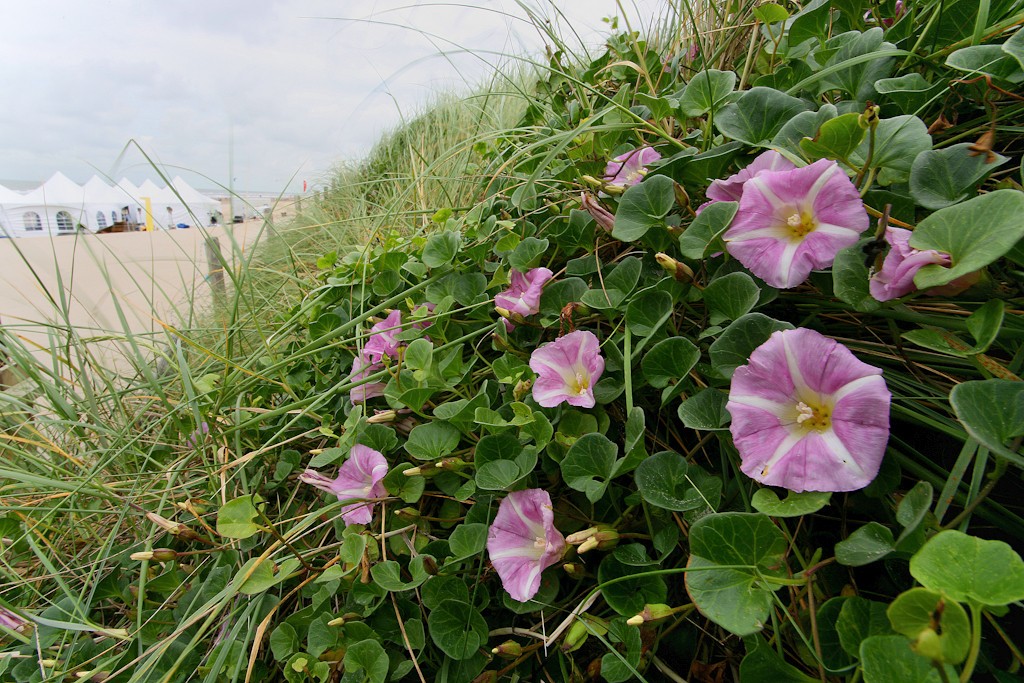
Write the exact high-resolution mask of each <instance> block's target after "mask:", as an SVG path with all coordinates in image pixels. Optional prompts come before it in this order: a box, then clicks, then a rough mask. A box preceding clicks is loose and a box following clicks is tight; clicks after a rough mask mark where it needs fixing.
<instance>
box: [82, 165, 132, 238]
mask: <svg viewBox="0 0 1024 683" xmlns="http://www.w3.org/2000/svg"><path fill="white" fill-rule="evenodd" d="M82 191H83V192H84V193H85V207H86V212H87V215H86V218H87V219H88V222H87V223H86V225H87V226H88V227H89V229H90V230H92V231H93V232H99V231H100V230H103V229H105V228H109V227H110V226H112V225H113V224H114V223H117V222H118V221H120V220H121V207H122V206H124V203H125V202H124V197H123V195H122V194H121V192H120V191H118V190H117V188H114V187H111V186H110V185H108V184H107V183H105V182H104V181H103V180H102V179H101V178H100V177H99V176H93V177H92V178H89V181H88V182H87V183H86V184H85V185H83V186H82Z"/></svg>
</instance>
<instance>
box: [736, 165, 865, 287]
mask: <svg viewBox="0 0 1024 683" xmlns="http://www.w3.org/2000/svg"><path fill="white" fill-rule="evenodd" d="M795 215H807V216H808V217H810V219H811V220H812V221H813V224H814V228H813V229H812V230H811V231H810V232H808V233H807V234H806V235H804V236H802V237H801V236H799V235H797V234H795V233H794V232H793V231H792V230H791V229H790V227H789V225H788V224H787V220H788V219H789V218H791V217H793V216H795ZM868 222H869V219H868V215H867V212H866V211H865V210H864V205H863V202H861V201H860V195H859V194H858V192H857V188H856V187H854V186H853V183H851V182H850V179H849V178H847V177H846V175H845V174H844V173H843V172H842V170H840V169H839V168H838V166H837V165H836V163H835V162H834V161H828V160H825V159H822V160H820V161H816V162H815V163H813V164H811V165H810V166H805V167H803V168H797V169H794V170H791V171H765V172H762V173H760V174H758V175H757V176H756V177H754V178H751V179H750V180H748V181H747V182H746V183H744V185H743V195H742V198H741V199H740V206H739V209H738V211H737V212H736V217H735V218H734V219H733V221H732V224H731V225H730V226H729V229H728V230H726V232H725V234H724V235H723V238H724V240H725V242H726V248H727V250H728V252H729V253H730V254H732V255H733V256H735V257H736V259H737V260H739V262H740V263H742V264H743V265H744V266H746V267H747V268H748V269H749V270H750V271H751V272H752V273H754V274H755V275H757V276H758V277H760V278H761V279H763V280H764V281H765V282H767V283H768V284H769V285H771V286H773V287H781V288H788V287H795V286H796V285H798V284H800V283H802V282H803V281H804V280H806V279H807V276H808V275H810V272H811V271H812V270H818V269H822V268H827V267H829V266H831V265H832V263H833V261H834V260H835V256H836V254H837V253H839V251H840V250H841V249H844V248H846V247H848V246H851V245H853V244H855V243H856V242H857V239H858V238H859V236H860V233H862V232H863V231H864V230H866V229H867V227H868Z"/></svg>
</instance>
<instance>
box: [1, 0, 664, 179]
mask: <svg viewBox="0 0 1024 683" xmlns="http://www.w3.org/2000/svg"><path fill="white" fill-rule="evenodd" d="M527 2H529V4H531V6H532V7H535V8H537V9H538V11H539V12H540V13H541V14H542V16H545V17H550V18H553V19H557V16H556V15H557V13H556V12H555V10H554V9H553V6H555V5H557V7H558V10H560V11H561V12H562V13H563V14H564V15H565V17H567V18H568V19H569V21H568V23H567V22H566V21H565V20H564V19H563V20H562V21H561V26H562V30H561V33H562V34H563V35H569V32H570V30H571V29H573V30H576V31H578V32H579V33H580V34H582V35H583V36H584V37H585V38H586V40H588V41H589V42H590V43H591V44H594V43H599V42H600V37H601V36H602V35H603V32H604V30H605V28H606V26H605V24H603V23H602V21H601V19H602V18H603V17H607V16H611V15H613V14H617V13H618V11H617V8H616V2H615V1H614V0H552V1H551V2H548V0H527ZM661 4H662V3H660V2H658V0H627V1H625V2H623V3H622V5H623V6H624V7H625V8H626V12H627V14H628V16H629V17H630V18H631V20H632V21H634V22H641V23H642V22H645V21H650V18H651V17H653V16H654V14H655V12H654V11H653V8H656V7H659V6H661ZM524 16H525V13H524V11H523V9H522V8H521V7H520V6H519V5H518V4H517V3H516V2H515V1H514V0H455V1H453V2H438V1H433V0H377V1H376V2H374V1H371V0H259V1H256V2H254V1H253V0H172V1H168V2H147V1H143V0H88V2H82V0H32V2H16V3H5V6H4V13H3V19H4V28H5V31H4V40H3V41H0V82H2V83H3V84H4V86H5V88H6V90H7V93H6V98H5V100H6V104H5V105H4V106H3V107H0V150H2V152H3V153H2V155H0V182H5V181H42V180H45V179H46V178H48V177H49V176H51V175H52V174H53V173H54V172H55V171H61V172H63V173H64V174H65V175H67V176H69V177H70V178H71V179H72V180H75V181H77V182H84V181H85V180H87V179H88V178H89V177H90V176H92V175H93V174H94V173H95V174H99V175H101V176H104V175H105V176H110V177H114V178H120V177H122V176H128V177H129V178H130V179H132V180H133V181H135V182H141V180H143V179H145V178H147V177H152V178H154V179H156V174H155V172H154V171H153V169H152V167H151V166H150V164H149V162H148V161H147V160H146V156H147V155H148V156H149V157H150V158H152V159H153V160H154V161H155V162H156V163H158V164H159V165H160V166H162V167H165V169H166V172H168V174H169V175H172V176H173V175H177V174H181V175H183V176H184V177H185V178H186V180H188V181H189V182H191V183H192V184H193V185H195V186H196V187H202V188H212V187H215V186H216V185H217V184H223V185H227V184H228V181H229V175H231V176H233V178H234V185H235V187H236V189H241V190H247V191H269V192H281V191H298V190H301V188H302V182H303V180H308V181H309V183H310V184H311V185H314V184H317V183H318V181H321V180H322V179H323V178H325V177H326V175H327V173H328V172H329V170H330V168H331V166H332V165H333V164H336V163H338V162H340V161H345V160H354V159H358V158H360V157H361V156H363V155H365V154H366V152H367V151H368V150H369V149H370V147H371V146H372V145H373V143H374V141H376V140H377V139H378V138H379V137H380V135H381V134H382V133H383V132H384V131H386V130H389V129H391V128H394V127H395V126H396V125H398V123H399V122H400V121H401V119H402V117H403V116H409V115H411V114H415V113H416V112H417V111H420V110H422V108H423V107H424V106H425V103H426V102H429V101H430V99H431V97H432V96H433V95H434V94H436V93H438V92H444V91H452V90H454V91H468V90H470V89H471V87H472V86H473V85H474V84H478V83H481V82H483V81H484V80H485V77H486V75H487V74H488V73H489V72H490V71H491V69H492V67H490V66H488V64H489V63H490V64H494V63H500V62H502V61H504V62H506V63H507V62H508V60H507V59H503V58H502V55H506V56H507V55H523V54H530V53H532V54H534V55H536V54H540V53H541V51H542V49H543V44H544V43H543V40H542V38H540V37H539V36H538V32H537V30H536V29H535V28H534V27H533V26H532V25H531V24H529V23H528V22H526V21H524V20H523V17H524ZM232 150H233V155H232ZM143 152H144V153H143ZM232 156H233V164H232V163H230V162H229V160H230V159H231V158H232ZM229 168H230V169H233V172H230V171H229ZM203 176H206V178H204V177H203Z"/></svg>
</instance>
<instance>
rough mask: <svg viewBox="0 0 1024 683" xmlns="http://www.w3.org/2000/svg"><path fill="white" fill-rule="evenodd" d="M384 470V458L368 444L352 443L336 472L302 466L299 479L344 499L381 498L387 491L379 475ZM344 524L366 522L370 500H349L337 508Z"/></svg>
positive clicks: (371, 515)
mask: <svg viewBox="0 0 1024 683" xmlns="http://www.w3.org/2000/svg"><path fill="white" fill-rule="evenodd" d="M387 473H388V461H387V460H385V459H384V456H383V455H381V454H380V453H379V452H377V451H375V450H373V449H372V448H370V447H369V446H363V445H362V444H356V445H355V446H353V447H352V451H351V452H350V453H349V456H348V460H346V461H345V462H343V463H342V464H341V467H340V468H339V469H338V476H337V477H336V478H334V479H328V478H327V477H325V476H324V475H322V474H320V473H319V472H317V471H316V470H306V471H305V472H303V473H302V474H300V475H299V481H301V482H303V483H306V484H312V485H313V486H315V487H317V488H318V489H320V490H321V491H327V492H328V493H333V494H334V495H336V496H337V497H338V500H340V501H342V502H345V501H347V500H352V499H354V498H358V499H363V498H383V497H384V496H386V495H387V489H385V488H384V483H383V481H382V480H383V479H384V476H385V475H386V474H387ZM341 518H342V520H344V521H345V524H346V525H348V524H369V522H370V520H371V519H372V518H373V503H372V502H369V503H352V504H350V505H345V506H344V507H342V508H341Z"/></svg>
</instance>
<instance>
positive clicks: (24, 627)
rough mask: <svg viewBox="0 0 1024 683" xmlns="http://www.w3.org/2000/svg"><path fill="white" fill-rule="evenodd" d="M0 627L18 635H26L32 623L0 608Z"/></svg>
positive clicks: (4, 608)
mask: <svg viewBox="0 0 1024 683" xmlns="http://www.w3.org/2000/svg"><path fill="white" fill-rule="evenodd" d="M0 626H5V627H6V628H9V629H11V630H12V631H17V632H18V633H28V632H29V631H31V630H32V622H30V621H27V620H25V619H23V618H22V617H20V616H18V615H17V614H15V613H14V612H12V611H11V610H9V609H7V608H6V607H2V606H0Z"/></svg>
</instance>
